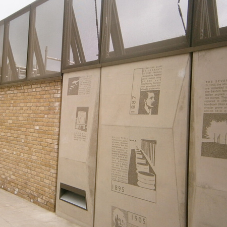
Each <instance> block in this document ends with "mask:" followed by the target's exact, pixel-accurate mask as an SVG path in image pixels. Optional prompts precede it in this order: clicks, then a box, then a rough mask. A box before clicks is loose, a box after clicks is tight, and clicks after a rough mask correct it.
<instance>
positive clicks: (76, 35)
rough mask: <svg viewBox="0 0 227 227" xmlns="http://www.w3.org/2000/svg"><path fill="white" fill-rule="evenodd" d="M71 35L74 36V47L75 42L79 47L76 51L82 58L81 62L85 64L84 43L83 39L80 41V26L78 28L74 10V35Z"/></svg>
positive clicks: (72, 40)
mask: <svg viewBox="0 0 227 227" xmlns="http://www.w3.org/2000/svg"><path fill="white" fill-rule="evenodd" d="M71 35H72V39H71V45H72V43H73V42H75V44H76V47H77V48H76V49H77V52H78V56H79V58H80V62H81V63H85V62H86V59H85V55H84V50H83V46H82V42H81V39H80V33H79V29H78V26H77V22H76V17H75V13H74V10H73V8H72V34H71ZM74 48H75V46H73V45H72V49H74ZM75 51H76V50H75V49H74V51H73V57H74V53H75ZM75 57H76V56H75Z"/></svg>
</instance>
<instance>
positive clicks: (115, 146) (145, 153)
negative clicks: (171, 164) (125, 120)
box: [111, 136, 157, 202]
mask: <svg viewBox="0 0 227 227" xmlns="http://www.w3.org/2000/svg"><path fill="white" fill-rule="evenodd" d="M156 144H157V141H156V140H150V139H140V140H137V139H129V138H126V137H116V136H114V137H112V168H111V179H112V188H111V189H112V191H114V192H117V193H121V194H126V195H129V196H132V197H136V198H139V199H143V200H146V201H150V202H156V200H155V192H156V174H155V170H154V166H155V146H156Z"/></svg>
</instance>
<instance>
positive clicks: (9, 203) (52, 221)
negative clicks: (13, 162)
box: [0, 189, 80, 227]
mask: <svg viewBox="0 0 227 227" xmlns="http://www.w3.org/2000/svg"><path fill="white" fill-rule="evenodd" d="M0 226H1V227H40V226H42V227H80V226H78V225H76V224H74V223H72V222H69V221H67V220H65V219H63V218H60V217H58V216H57V215H56V214H55V213H53V212H50V211H47V210H45V209H43V208H41V207H39V206H37V205H35V204H33V203H31V202H29V201H27V200H24V199H22V198H20V197H18V196H16V195H13V194H11V193H9V192H7V191H5V190H3V189H0Z"/></svg>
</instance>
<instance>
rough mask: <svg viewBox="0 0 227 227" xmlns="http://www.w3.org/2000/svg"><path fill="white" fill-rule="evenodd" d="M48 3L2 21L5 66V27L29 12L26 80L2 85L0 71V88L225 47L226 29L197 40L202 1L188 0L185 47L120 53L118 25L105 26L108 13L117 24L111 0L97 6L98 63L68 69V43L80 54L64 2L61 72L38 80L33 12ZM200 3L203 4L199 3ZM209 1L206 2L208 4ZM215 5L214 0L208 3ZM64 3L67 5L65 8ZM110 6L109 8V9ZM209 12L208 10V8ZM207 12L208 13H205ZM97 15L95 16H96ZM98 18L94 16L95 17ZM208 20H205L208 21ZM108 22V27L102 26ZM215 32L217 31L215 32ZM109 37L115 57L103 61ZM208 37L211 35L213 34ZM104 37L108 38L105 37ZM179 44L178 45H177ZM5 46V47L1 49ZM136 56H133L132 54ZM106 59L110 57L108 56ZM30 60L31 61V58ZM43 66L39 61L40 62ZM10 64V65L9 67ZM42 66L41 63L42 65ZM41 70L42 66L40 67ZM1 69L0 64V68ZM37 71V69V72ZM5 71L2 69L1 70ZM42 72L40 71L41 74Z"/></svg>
mask: <svg viewBox="0 0 227 227" xmlns="http://www.w3.org/2000/svg"><path fill="white" fill-rule="evenodd" d="M47 1H48V0H37V1H35V2H33V3H32V4H30V5H28V6H27V7H25V8H23V9H21V10H19V11H18V12H16V13H14V14H13V15H11V16H9V17H7V18H6V19H4V20H2V21H0V24H4V40H3V41H4V42H3V54H2V62H4V64H6V63H5V59H6V56H7V55H6V53H7V51H8V50H7V49H9V45H7V40H8V37H7V36H8V35H7V33H8V32H7V27H6V26H5V25H7V23H9V22H10V21H11V20H13V19H16V18H17V17H19V16H20V15H22V14H24V13H25V12H29V13H30V15H29V31H28V50H27V51H28V52H27V66H26V67H27V71H26V78H25V79H23V80H22V79H18V80H13V81H5V82H4V81H3V67H2V76H1V78H0V79H1V80H2V81H0V84H1V85H5V84H12V83H13V84H15V83H18V82H23V81H31V80H43V79H44V80H45V79H48V78H54V77H59V76H62V74H63V73H67V72H73V71H79V70H84V69H91V68H97V67H98V68H100V67H103V66H109V65H116V64H124V63H130V62H135V61H141V60H147V59H155V58H160V57H167V56H173V55H179V54H185V53H192V52H195V51H200V50H207V49H212V48H217V47H223V46H227V26H226V27H224V28H220V36H216V37H212V36H211V37H209V38H206V39H202V40H200V39H198V34H199V29H198V28H199V27H198V26H199V20H198V17H199V16H200V13H199V12H200V11H201V9H198V8H199V3H200V2H201V1H202V0H188V16H187V17H188V18H187V33H186V40H187V45H185V43H184V42H183V41H182V40H180V39H177V38H176V39H175V38H173V39H169V40H164V41H159V42H155V43H150V44H145V45H141V46H135V47H132V48H127V49H126V50H125V49H124V44H123V41H122V35H121V31H120V27H119V23H115V25H114V26H113V27H112V30H113V31H111V28H110V26H107V25H109V24H111V20H107V21H106V19H105V18H106V15H107V14H108V13H109V15H113V17H114V20H115V22H119V19H118V15H117V11H116V2H114V1H115V0H102V5H101V7H102V8H101V16H100V17H101V19H100V23H101V25H100V35H99V37H98V48H99V56H98V60H95V61H90V62H86V61H77V64H74V65H68V64H67V61H68V59H69V53H70V52H69V51H70V45H71V42H74V44H73V45H74V46H76V48H74V49H77V51H76V52H74V55H75V56H79V55H78V54H81V53H82V51H81V48H80V44H79V45H78V43H80V42H81V40H80V37H79V31H78V29H77V25H76V22H75V20H74V23H73V24H74V25H73V27H74V29H73V30H74V31H73V32H74V35H75V36H76V37H74V38H73V39H72V38H71V33H72V29H71V27H72V25H71V24H70V23H71V21H72V17H73V13H72V12H71V13H70V8H73V5H72V0H64V1H65V2H64V17H63V32H62V56H61V59H62V61H61V71H60V72H59V73H56V74H54V73H53V74H45V72H44V73H42V76H37V77H31V76H29V75H31V70H32V59H33V56H32V53H34V52H36V55H37V56H38V55H40V51H39V49H40V48H39V45H38V42H37V38H36V32H35V29H34V23H35V22H34V21H35V18H34V17H35V9H36V7H38V6H39V5H41V4H43V3H45V2H47ZM203 1H204V0H203ZM208 1H210V0H208ZM211 1H215V0H211ZM66 3H67V4H66ZM111 4H112V6H113V7H112V8H111V7H110V6H111ZM210 8H212V7H210ZM209 12H212V10H209ZM96 13H97V12H96ZM209 15H211V16H210V18H211V20H212V21H213V22H212V23H213V24H212V25H215V21H216V22H217V19H218V14H217V12H216V13H215V12H214V11H213V13H210V14H209ZM97 16H98V15H97ZM210 18H209V19H210ZM106 22H108V23H106ZM216 28H217V26H216V27H215V26H213V27H212V28H211V32H213V33H214V32H215V29H216ZM216 30H217V29H216ZM111 33H112V41H113V45H114V47H115V53H117V55H119V56H120V57H119V56H117V57H110V58H109V59H107V58H106V57H105V53H106V50H107V47H108V45H109V44H108V42H109V41H108V36H109V35H110V34H111ZM213 33H212V34H213ZM107 35H108V36H107ZM179 41H180V42H179ZM5 44H6V45H5ZM125 51H126V52H127V54H126V55H124V53H125ZM135 52H136V54H135ZM109 54H110V56H111V55H112V54H113V53H109ZM31 56H32V57H31ZM80 58H81V59H82V57H79V59H80ZM11 62H13V57H12V56H11ZM42 62H43V60H42ZM11 64H13V63H11ZM44 64H45V63H44ZM40 65H41V67H42V63H40ZM2 66H3V64H2ZM41 67H39V68H41ZM4 70H5V69H4ZM43 71H44V70H43Z"/></svg>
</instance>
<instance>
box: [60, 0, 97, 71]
mask: <svg viewBox="0 0 227 227" xmlns="http://www.w3.org/2000/svg"><path fill="white" fill-rule="evenodd" d="M94 11H95V8H94ZM95 13H96V12H95ZM96 16H98V15H96ZM97 39H98V46H97V47H98V50H100V48H99V46H100V40H99V38H97ZM70 47H71V49H72V54H73V58H74V62H75V64H72V65H70V64H69V61H70ZM62 49H63V50H62V52H63V61H62V69H63V72H65V71H73V69H75V68H80V70H82V69H84V68H90V67H91V68H94V67H99V55H100V54H99V53H98V58H97V60H93V61H88V62H87V61H86V59H85V55H84V50H83V46H82V42H81V38H80V33H79V29H78V26H77V21H76V15H75V12H74V9H73V0H65V7H64V32H63V48H62Z"/></svg>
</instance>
